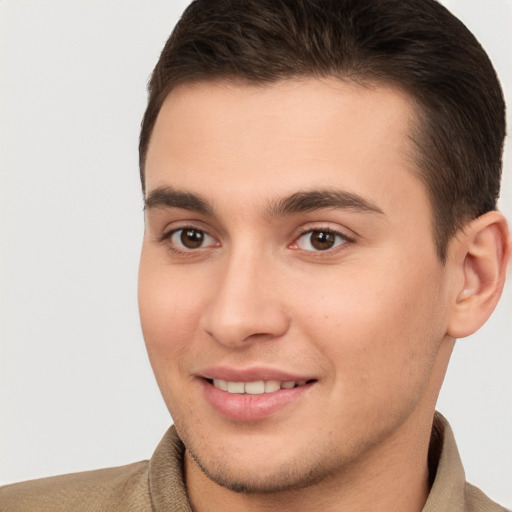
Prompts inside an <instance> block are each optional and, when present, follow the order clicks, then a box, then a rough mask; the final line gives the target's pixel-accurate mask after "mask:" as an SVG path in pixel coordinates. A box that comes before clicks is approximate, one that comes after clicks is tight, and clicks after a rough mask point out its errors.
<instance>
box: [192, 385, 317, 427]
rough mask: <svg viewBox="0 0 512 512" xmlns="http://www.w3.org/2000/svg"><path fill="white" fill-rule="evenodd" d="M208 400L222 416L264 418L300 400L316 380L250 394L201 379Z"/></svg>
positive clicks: (239, 419) (249, 419) (245, 419)
mask: <svg viewBox="0 0 512 512" xmlns="http://www.w3.org/2000/svg"><path fill="white" fill-rule="evenodd" d="M201 383H202V386H203V390H204V394H205V396H206V400H207V401H208V402H209V403H210V405H211V406H212V407H213V408H214V409H215V410H216V411H217V412H218V413H220V414H221V415H222V416H225V417H226V418H230V419H233V420H238V421H258V420H263V419H265V418H267V417H269V416H271V415H272V414H274V413H276V412H278V411H280V410H281V409H283V408H284V407H286V406H287V405H290V404H292V403H293V402H295V401H297V400H299V399H300V398H301V397H302V396H303V395H304V393H307V392H308V391H309V390H310V389H311V387H312V386H313V384H314V382H310V383H308V384H305V385H303V386H297V387H295V388H291V389H280V390H279V391H274V392H273V393H262V394H261V395H249V394H238V393H228V392H227V391H222V389H218V388H216V387H215V386H214V385H213V384H211V383H210V382H209V381H207V380H204V379H201Z"/></svg>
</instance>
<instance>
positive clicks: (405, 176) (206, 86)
mask: <svg viewBox="0 0 512 512" xmlns="http://www.w3.org/2000/svg"><path fill="white" fill-rule="evenodd" d="M414 121H415V116H414V109H413V105H412V101H410V100H409V97H408V96H407V95H406V94H405V93H403V92H402V91H400V90H398V89H394V88H392V87H386V86H377V87H363V86H361V85H354V84H350V83H346V82H342V81H340V80H337V79H331V78H328V79H322V80H320V79H304V80H287V81H282V82H277V83H275V84H271V85H264V86H252V85H246V84H237V83H232V82H226V83H200V84H195V85H184V86H180V87H178V88H177V89H175V90H174V91H173V92H172V93H171V94H170V95H169V96H168V97H167V99H166V100H165V102H164V104H163V106H162V108H161V110H160V113H159V116H158V118H157V121H156V124H155V127H154V131H153V135H152V138H151V142H150V145H149V148H148V154H147V161H146V189H147V191H148V193H149V192H150V191H151V190H152V189H155V188H157V187H162V186H169V185H170V186H175V187H179V188H184V189H186V190H191V191H193V192H195V191H198V192H201V193H202V194H203V195H205V194H204V193H206V195H209V194H211V195H212V196H213V195H218V196H219V197H220V195H222V194H223V195H224V196H225V197H229V196H230V195H234V194H236V195H237V196H238V197H240V196H245V197H246V198H247V199H248V200H256V199H257V198H266V199H268V197H269V195H272V194H274V195H285V194H290V193H293V192H296V191H297V190H301V189H310V188H318V187H319V186H321V188H327V187H337V188H342V189H343V190H347V191H349V192H353V193H357V194H358V195H364V196H366V197H368V199H369V200H370V201H372V202H373V203H375V202H376V199H378V200H379V201H380V202H381V204H382V205H383V206H384V207H385V206H386V203H391V202H392V201H393V200H394V197H396V195H397V193H400V191H401V189H403V188H404V185H406V187H405V188H407V187H410V186H416V187H420V188H423V185H422V184H421V182H420V181H419V180H418V179H417V178H416V177H415V165H414V163H413V158H412V154H413V144H412V142H411V138H410V133H411V130H412V126H413V124H414ZM391 191H393V192H394V193H393V194H390V193H388V192H391ZM402 192H404V193H405V192H406V191H405V190H403V191H402ZM372 196H374V198H373V199H372ZM374 199H375V200H374Z"/></svg>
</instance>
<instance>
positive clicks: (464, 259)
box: [447, 211, 512, 338]
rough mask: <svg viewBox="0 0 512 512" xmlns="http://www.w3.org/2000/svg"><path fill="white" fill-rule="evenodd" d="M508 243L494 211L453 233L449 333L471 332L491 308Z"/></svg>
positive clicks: (501, 220)
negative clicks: (454, 285)
mask: <svg viewBox="0 0 512 512" xmlns="http://www.w3.org/2000/svg"><path fill="white" fill-rule="evenodd" d="M511 244H512V242H511V238H510V233H509V230H508V225H507V221H506V219H505V217H504V216H503V215H502V214H501V213H499V212H497V211H492V212H488V213H486V214H484V215H482V216H480V217H478V218H477V219H475V220H473V221H471V222H470V223H469V224H467V225H466V226H465V228H464V229H463V230H462V231H461V233H460V234H459V235H458V236H457V237H456V239H455V240H454V247H452V249H453V253H452V254H451V255H450V256H451V258H452V261H450V264H451V265H454V270H455V272H456V274H457V275H458V278H457V279H456V280H455V282H456V283H457V284H456V287H455V289H454V299H453V302H452V304H453V308H452V310H451V314H450V317H449V319H448V331H447V334H448V335H450V336H452V337H453V338H464V337H465V336H469V335H470V334H473V333H474V332H475V331H477V330H478V329H479V328H480V327H481V326H482V325H483V324H484V323H485V322H486V321H487V319H488V318H489V316H490V315H491V313H492V312H493V311H494V308H495V307H496V304H497V302H498V300H499V298H500V296H501V292H502V290H503V285H504V284H505V276H506V272H507V266H508V262H509V259H510V254H511V252H512V245H511Z"/></svg>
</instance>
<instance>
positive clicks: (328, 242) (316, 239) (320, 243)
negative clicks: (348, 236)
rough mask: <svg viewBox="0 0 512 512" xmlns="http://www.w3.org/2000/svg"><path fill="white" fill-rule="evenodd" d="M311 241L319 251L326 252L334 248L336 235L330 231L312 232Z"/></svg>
mask: <svg viewBox="0 0 512 512" xmlns="http://www.w3.org/2000/svg"><path fill="white" fill-rule="evenodd" d="M309 241H310V243H311V245H312V246H313V247H314V248H315V249H317V250H318V251H326V250H327V249H331V248H332V247H333V246H334V244H335V242H336V234H335V233H331V232H330V231H312V232H311V235H310V238H309Z"/></svg>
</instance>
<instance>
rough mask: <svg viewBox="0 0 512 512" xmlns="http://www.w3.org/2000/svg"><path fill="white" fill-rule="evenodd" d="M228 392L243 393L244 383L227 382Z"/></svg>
mask: <svg viewBox="0 0 512 512" xmlns="http://www.w3.org/2000/svg"><path fill="white" fill-rule="evenodd" d="M227 391H228V393H243V392H244V391H245V384H244V383H243V382H228V390H227Z"/></svg>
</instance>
